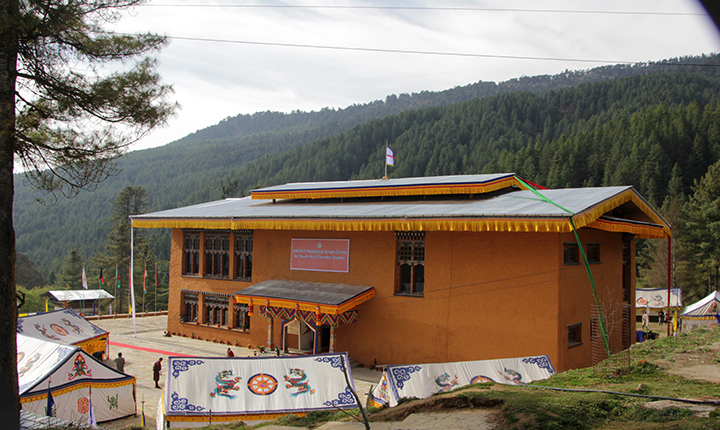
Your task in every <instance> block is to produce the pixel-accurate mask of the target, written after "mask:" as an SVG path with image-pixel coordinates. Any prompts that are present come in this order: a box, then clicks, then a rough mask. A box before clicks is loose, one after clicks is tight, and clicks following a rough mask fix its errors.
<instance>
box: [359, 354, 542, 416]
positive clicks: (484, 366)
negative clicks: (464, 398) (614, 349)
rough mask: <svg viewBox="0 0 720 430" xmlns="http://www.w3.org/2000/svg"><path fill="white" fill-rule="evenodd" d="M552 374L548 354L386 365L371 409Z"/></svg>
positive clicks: (517, 383) (374, 392)
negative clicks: (491, 383) (478, 386)
mask: <svg viewBox="0 0 720 430" xmlns="http://www.w3.org/2000/svg"><path fill="white" fill-rule="evenodd" d="M554 374H555V368H554V367H553V365H552V363H550V358H548V356H547V355H540V356H536V357H524V358H506V359H500V360H482V361H462V362H456V363H434V364H418V365H406V366H388V367H387V368H386V369H385V371H384V372H383V376H382V379H380V383H379V384H378V386H377V387H375V389H374V390H373V392H372V395H371V402H370V404H371V405H372V406H378V407H380V406H384V405H390V406H397V404H398V400H399V399H401V398H403V397H417V398H419V399H424V398H426V397H430V396H431V395H433V394H435V393H442V392H445V391H450V390H454V389H455V388H459V387H462V386H464V385H470V384H477V383H481V382H498V383H501V384H512V385H519V384H524V383H528V382H532V381H536V380H539V379H546V378H549V377H550V376H552V375H554Z"/></svg>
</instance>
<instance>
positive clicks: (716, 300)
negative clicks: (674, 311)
mask: <svg viewBox="0 0 720 430" xmlns="http://www.w3.org/2000/svg"><path fill="white" fill-rule="evenodd" d="M718 310H720V293H718V292H717V291H713V292H712V293H710V294H709V295H708V296H706V297H705V298H704V299H702V300H700V301H698V302H696V303H693V304H692V305H690V306H688V307H687V308H685V311H684V312H683V313H682V314H681V315H680V318H686V319H715V318H716V317H717V315H718Z"/></svg>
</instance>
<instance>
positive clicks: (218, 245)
mask: <svg viewBox="0 0 720 430" xmlns="http://www.w3.org/2000/svg"><path fill="white" fill-rule="evenodd" d="M229 273H230V235H229V234H207V233H206V234H205V275H206V276H214V277H219V278H227V277H228V275H229Z"/></svg>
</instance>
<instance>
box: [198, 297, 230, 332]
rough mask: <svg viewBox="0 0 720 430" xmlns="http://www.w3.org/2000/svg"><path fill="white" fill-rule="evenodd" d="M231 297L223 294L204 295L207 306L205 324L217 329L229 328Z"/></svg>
mask: <svg viewBox="0 0 720 430" xmlns="http://www.w3.org/2000/svg"><path fill="white" fill-rule="evenodd" d="M229 301H230V296H228V295H226V294H225V295H222V294H212V293H203V303H204V305H205V309H204V312H205V314H204V315H205V320H204V321H205V324H206V325H210V326H217V327H228V324H229V323H230V319H229V318H230V315H229V314H228V309H229V308H230V305H229Z"/></svg>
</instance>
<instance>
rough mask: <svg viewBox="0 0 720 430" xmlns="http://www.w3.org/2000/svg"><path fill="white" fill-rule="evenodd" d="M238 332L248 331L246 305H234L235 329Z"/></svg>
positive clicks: (248, 316)
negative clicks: (238, 330)
mask: <svg viewBox="0 0 720 430" xmlns="http://www.w3.org/2000/svg"><path fill="white" fill-rule="evenodd" d="M234 328H239V329H240V330H250V315H248V305H240V304H237V305H235V327H234Z"/></svg>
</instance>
